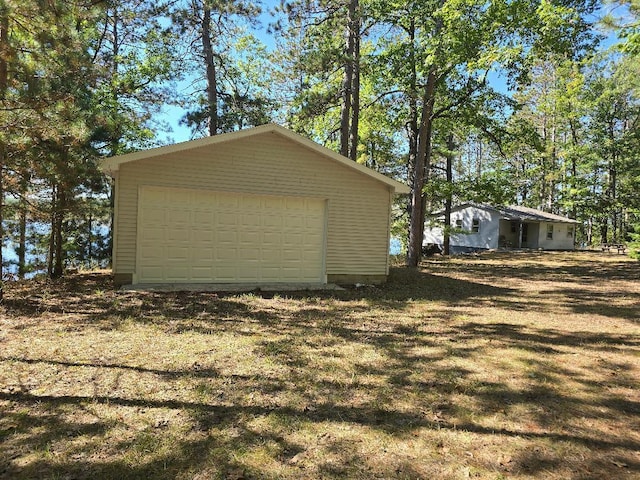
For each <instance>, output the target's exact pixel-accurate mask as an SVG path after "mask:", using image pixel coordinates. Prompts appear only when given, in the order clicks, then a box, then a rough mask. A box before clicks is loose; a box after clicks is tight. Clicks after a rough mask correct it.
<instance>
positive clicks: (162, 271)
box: [137, 187, 325, 283]
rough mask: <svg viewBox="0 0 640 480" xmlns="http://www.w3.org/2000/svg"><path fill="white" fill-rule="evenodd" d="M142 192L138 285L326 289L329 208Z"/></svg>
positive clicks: (308, 202) (300, 201) (286, 200)
mask: <svg viewBox="0 0 640 480" xmlns="http://www.w3.org/2000/svg"><path fill="white" fill-rule="evenodd" d="M178 190H179V189H171V188H163V187H141V194H140V207H139V243H138V249H139V252H138V267H137V281H139V282H152V283H161V282H176V283H180V282H204V283H208V282H220V283H225V282H319V281H322V280H323V278H324V277H323V273H322V272H323V264H324V241H325V240H324V238H325V237H324V228H325V202H324V201H323V200H318V199H305V198H294V197H275V196H274V197H271V196H259V195H243V194H235V193H225V192H210V191H199V190H180V191H178Z"/></svg>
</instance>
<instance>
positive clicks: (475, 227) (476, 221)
mask: <svg viewBox="0 0 640 480" xmlns="http://www.w3.org/2000/svg"><path fill="white" fill-rule="evenodd" d="M471 231H472V232H474V233H478V232H479V231H480V219H479V218H474V219H473V223H472V224H471Z"/></svg>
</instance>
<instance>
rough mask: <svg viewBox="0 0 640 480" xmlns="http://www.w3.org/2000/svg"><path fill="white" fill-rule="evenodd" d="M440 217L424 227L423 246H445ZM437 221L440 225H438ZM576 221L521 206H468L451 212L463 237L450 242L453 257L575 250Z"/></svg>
mask: <svg viewBox="0 0 640 480" xmlns="http://www.w3.org/2000/svg"><path fill="white" fill-rule="evenodd" d="M443 218H444V215H443V214H442V213H439V214H438V215H437V216H436V217H435V218H433V219H432V220H431V222H427V225H425V233H424V241H423V245H429V244H437V245H442V244H443V240H444V235H443V227H442V220H443ZM434 221H438V224H435V222H434ZM577 223H578V222H577V221H576V220H573V219H570V218H567V217H562V216H560V215H554V214H552V213H547V212H543V211H541V210H535V209H533V208H527V207H520V206H509V207H504V206H492V205H485V204H476V203H465V204H462V205H459V206H457V207H454V208H452V209H451V226H452V227H453V228H455V229H456V230H458V231H460V230H463V231H464V233H454V234H452V235H451V239H450V251H451V253H464V252H471V251H476V250H489V249H498V248H535V249H544V250H573V249H574V242H575V233H576V232H575V230H576V224H577Z"/></svg>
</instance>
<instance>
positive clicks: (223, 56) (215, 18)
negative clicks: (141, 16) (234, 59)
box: [172, 0, 260, 135]
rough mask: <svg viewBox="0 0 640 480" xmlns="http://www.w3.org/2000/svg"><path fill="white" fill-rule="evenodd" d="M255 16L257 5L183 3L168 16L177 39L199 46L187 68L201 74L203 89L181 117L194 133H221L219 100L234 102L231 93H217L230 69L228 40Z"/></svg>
mask: <svg viewBox="0 0 640 480" xmlns="http://www.w3.org/2000/svg"><path fill="white" fill-rule="evenodd" d="M259 13H260V7H259V6H258V5H257V4H255V3H253V2H251V1H242V0H235V1H231V2H224V1H218V0H185V1H184V3H178V8H177V9H175V10H174V12H173V14H172V16H173V20H174V24H175V26H176V28H177V29H178V35H179V36H186V37H187V38H189V39H190V42H191V45H192V46H193V45H195V44H196V43H198V44H199V48H197V49H195V50H194V51H195V52H197V53H196V54H195V55H192V56H191V61H192V64H191V66H192V67H193V68H194V70H195V71H199V72H203V73H204V76H200V78H203V79H204V81H203V82H202V83H203V85H204V88H203V90H198V91H196V92H195V93H196V97H197V101H196V104H197V108H195V109H192V110H190V111H189V112H188V113H187V115H186V116H185V123H186V124H187V125H189V126H191V128H192V129H193V130H194V132H203V133H204V132H205V131H206V134H207V135H216V134H218V133H220V132H221V124H220V113H221V100H220V98H221V96H222V97H223V98H227V99H232V98H234V92H225V91H223V90H222V89H221V87H222V82H221V77H222V76H225V75H226V76H227V77H228V76H229V73H230V71H226V70H227V68H228V67H229V65H230V58H229V57H230V55H229V52H230V50H231V49H232V41H231V39H233V38H234V37H236V36H237V35H238V33H239V31H240V30H241V25H242V24H243V23H249V24H251V23H253V22H254V21H255V18H256V16H257V15H258V14H259ZM200 75H202V74H200ZM198 83H199V82H198ZM203 94H204V95H203ZM244 103H245V104H246V105H249V103H250V102H246V101H245V102H244Z"/></svg>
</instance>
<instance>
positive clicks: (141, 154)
mask: <svg viewBox="0 0 640 480" xmlns="http://www.w3.org/2000/svg"><path fill="white" fill-rule="evenodd" d="M264 133H275V134H278V135H281V136H283V137H285V138H287V139H289V140H291V141H293V142H295V143H297V144H299V145H301V146H303V147H305V148H307V149H309V150H312V151H314V152H316V153H318V154H320V155H323V156H324V157H327V158H330V159H331V160H333V161H335V162H337V163H339V164H342V165H344V166H346V167H348V168H352V169H354V170H357V171H359V172H360V173H362V174H364V175H367V176H369V177H371V178H373V179H375V180H377V181H379V182H382V183H384V184H386V185H387V186H389V187H391V188H393V189H394V191H395V193H398V194H404V193H409V192H410V189H409V187H408V186H407V185H405V184H403V183H401V182H398V181H397V180H393V179H391V178H389V177H387V176H385V175H383V174H382V173H380V172H377V171H375V170H373V169H371V168H368V167H365V166H364V165H360V164H359V163H357V162H354V161H352V160H350V159H348V158H347V157H344V156H342V155H340V154H339V153H337V152H334V151H333V150H330V149H329V148H327V147H324V146H322V145H320V144H318V143H316V142H314V141H312V140H310V139H308V138H306V137H303V136H302V135H299V134H297V133H295V132H293V131H291V130H289V129H288V128H285V127H283V126H281V125H278V124H275V123H267V124H264V125H260V126H258V127H252V128H247V129H244V130H237V131H234V132H228V133H221V134H219V135H214V136H210V137H203V138H198V139H195V140H188V141H185V142H180V143H174V144H172V145H165V146H161V147H155V148H150V149H148V150H140V151H138V152H132V153H126V154H124V155H118V156H115V157H109V158H105V159H104V160H102V161H101V162H100V169H101V170H102V171H103V172H104V173H106V174H107V175H111V176H114V174H115V173H116V172H117V171H118V170H119V169H120V165H122V164H124V163H128V162H134V161H136V160H143V159H149V158H154V157H158V156H161V155H167V154H171V153H178V152H182V151H185V150H191V149H194V148H201V147H206V146H210V145H216V144H220V143H225V142H230V141H235V140H240V139H243V138H249V137H252V136H255V135H260V134H264Z"/></svg>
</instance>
